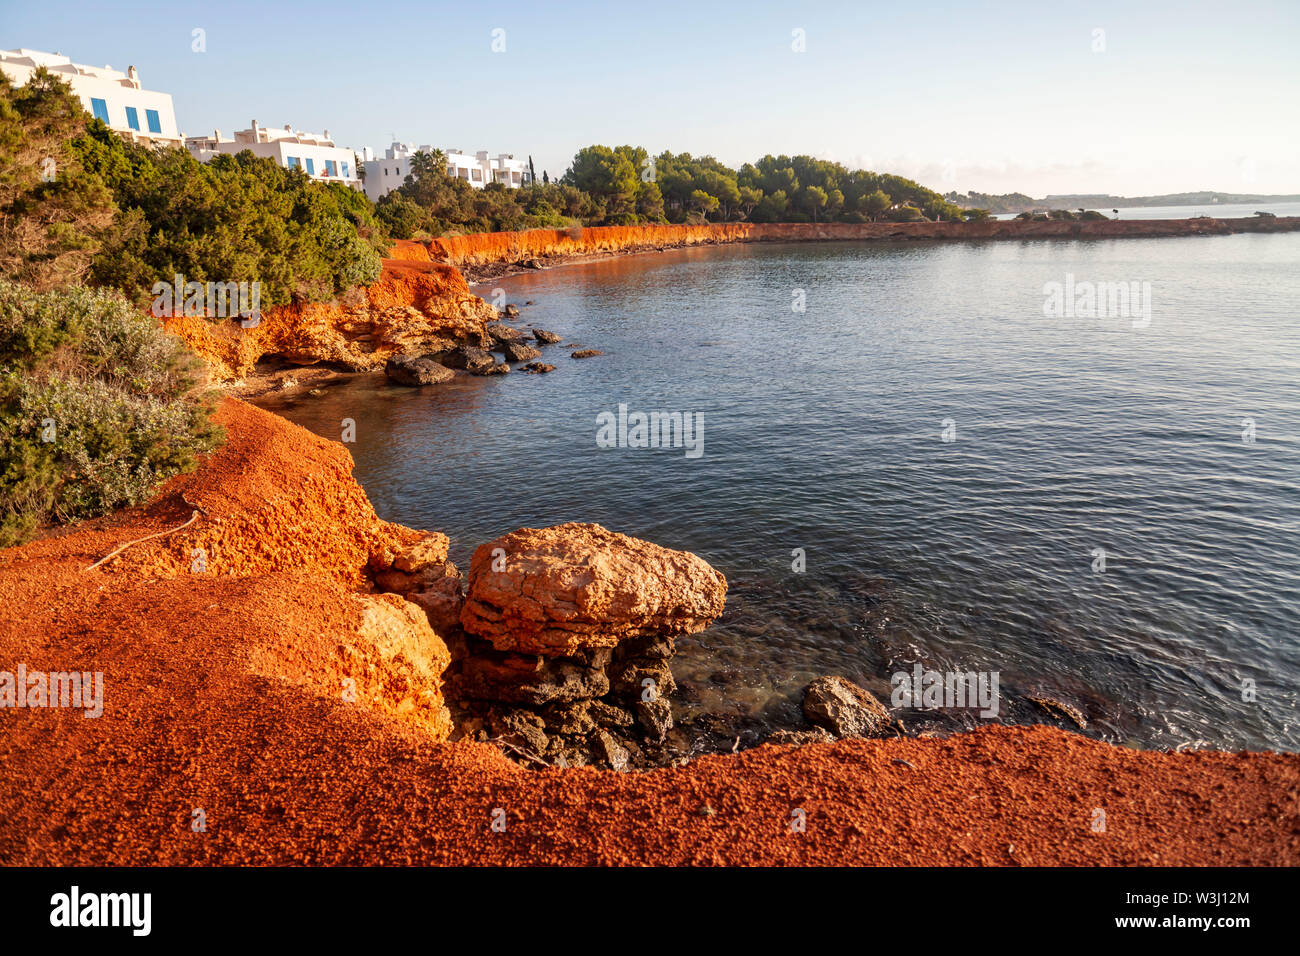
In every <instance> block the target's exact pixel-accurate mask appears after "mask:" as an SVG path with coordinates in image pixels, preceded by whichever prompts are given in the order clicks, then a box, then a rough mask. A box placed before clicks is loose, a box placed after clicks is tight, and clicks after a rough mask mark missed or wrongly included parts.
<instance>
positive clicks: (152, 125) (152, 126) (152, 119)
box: [144, 110, 162, 133]
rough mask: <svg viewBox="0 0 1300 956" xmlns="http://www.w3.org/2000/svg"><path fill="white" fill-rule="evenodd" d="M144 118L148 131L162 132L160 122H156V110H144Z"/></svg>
mask: <svg viewBox="0 0 1300 956" xmlns="http://www.w3.org/2000/svg"><path fill="white" fill-rule="evenodd" d="M144 118H145V122H147V123H148V124H149V132H151V133H161V132H162V123H160V122H158V111H157V110H145V111H144Z"/></svg>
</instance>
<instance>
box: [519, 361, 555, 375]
mask: <svg viewBox="0 0 1300 956" xmlns="http://www.w3.org/2000/svg"><path fill="white" fill-rule="evenodd" d="M524 371H525V372H527V373H528V374H529V375H545V374H546V373H547V372H554V371H555V366H554V365H547V364H546V363H545V362H529V363H528V364H527V365H525V366H524Z"/></svg>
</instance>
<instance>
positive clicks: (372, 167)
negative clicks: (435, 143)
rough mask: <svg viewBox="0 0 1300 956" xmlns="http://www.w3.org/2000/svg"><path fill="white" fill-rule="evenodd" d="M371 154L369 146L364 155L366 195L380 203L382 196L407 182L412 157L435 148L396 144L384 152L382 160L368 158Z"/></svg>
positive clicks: (372, 200)
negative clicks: (367, 154) (368, 154)
mask: <svg viewBox="0 0 1300 956" xmlns="http://www.w3.org/2000/svg"><path fill="white" fill-rule="evenodd" d="M369 152H370V147H368V146H367V147H366V149H365V152H364V153H362V156H363V157H364V158H365V160H366V162H365V167H366V195H367V196H369V197H370V201H371V202H378V201H379V198H380V197H381V196H385V195H387V194H388V193H391V192H392V191H393V190H394V189H396V188H397V187H398V186H400V185H402V183H404V182H406V177H407V176H408V175H410V172H411V157H412V156H414V155H415V154H416V153H420V152H423V153H431V152H433V147H432V146H418V147H417V146H415V145H414V144H413V143H396V142H395V143H393V145H392V146H390V147H388V149H386V150H384V155H383V157H382V158H380V159H372V158H370V157H369V156H366V153H369Z"/></svg>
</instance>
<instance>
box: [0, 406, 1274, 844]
mask: <svg viewBox="0 0 1300 956" xmlns="http://www.w3.org/2000/svg"><path fill="white" fill-rule="evenodd" d="M218 419H219V421H220V423H221V424H222V425H224V426H225V427H226V428H227V430H228V433H229V436H230V438H229V441H228V443H227V445H226V446H224V447H223V448H222V449H220V450H218V451H216V452H214V453H212V454H211V455H210V456H209V457H208V458H207V459H206V460H205V461H204V462H203V464H202V465H201V467H200V469H199V470H198V471H197V472H194V473H193V474H190V475H183V476H179V477H177V478H175V479H172V481H170V482H169V483H168V484H167V485H165V486H164V487H163V489H162V490H161V491H160V492H159V494H158V495H157V496H156V497H155V498H154V499H153V500H152V501H151V502H150V503H149V504H147V505H145V506H142V507H139V508H135V509H130V510H128V511H125V512H121V513H118V514H115V515H112V516H109V517H107V518H103V519H98V520H94V521H88V522H85V523H83V524H81V525H77V526H74V527H71V528H68V529H63V530H61V531H59V532H57V533H54V534H51V535H49V536H47V537H44V538H42V539H40V540H37V541H35V542H32V543H30V544H27V545H24V546H22V547H20V548H14V549H9V550H6V551H4V552H0V600H3V601H4V602H5V603H6V605H7V606H8V607H10V608H11V609H12V611H13V613H12V614H11V615H9V616H8V618H7V620H6V621H5V626H4V629H3V631H2V632H0V649H2V650H3V653H4V657H5V659H6V660H13V661H25V662H26V663H27V665H28V666H29V668H31V669H36V668H45V669H49V670H54V669H58V668H60V667H69V668H71V667H76V668H79V669H91V670H102V671H104V673H105V675H106V681H105V683H106V691H105V710H104V716H103V717H102V718H100V719H98V720H85V719H83V718H82V715H81V713H79V712H77V711H68V710H58V709H48V710H41V711H27V712H26V713H27V715H28V716H27V718H25V719H24V720H23V721H22V722H15V723H14V724H13V725H12V730H11V732H10V733H9V734H7V736H6V742H5V759H4V761H2V762H0V812H2V814H3V819H2V820H0V858H3V859H5V860H6V861H8V862H10V863H25V864H54V863H72V862H76V863H81V864H89V863H100V864H124V863H145V862H150V863H154V864H163V863H172V864H195V863H207V864H213V863H221V864H239V863H245V864H247V863H255V864H291V863H296V864H365V863H388V864H393V863H402V864H417V863H426V864H427V863H438V864H466V863H485V862H497V863H533V864H539V863H541V864H554V863H609V864H634V863H641V864H681V863H713V864H780V863H796V862H799V863H821V864H849V863H854V864H886V863H892V864H975V863H979V864H987V865H1051V864H1066V865H1120V864H1139V865H1142V864H1174V865H1177V864H1193V865H1210V864H1220V865H1225V864H1226V865H1247V864H1271V865H1278V864H1286V863H1292V864H1294V863H1297V862H1300V836H1297V833H1300V817H1298V816H1297V811H1296V810H1295V808H1294V807H1293V806H1290V805H1287V806H1285V807H1283V806H1280V805H1279V800H1280V795H1281V794H1286V793H1293V792H1295V790H1296V788H1297V786H1300V755H1296V754H1272V753H1237V754H1231V753H1220V752H1213V751H1188V752H1183V753H1169V752H1155V751H1137V750H1130V749H1127V748H1122V747H1116V746H1113V745H1110V744H1105V743H1101V742H1097V741H1093V740H1088V739H1086V738H1083V737H1081V736H1078V735H1075V734H1072V733H1068V732H1066V731H1063V730H1057V729H1053V728H1048V727H990V728H987V729H981V730H977V731H972V732H967V733H960V734H955V735H953V736H951V737H948V738H945V739H917V738H906V739H873V740H864V739H845V740H839V741H836V742H834V743H817V744H809V745H806V746H803V747H793V746H778V745H771V744H766V745H762V746H760V747H757V748H755V749H752V750H748V751H744V752H742V753H738V754H726V755H716V756H705V757H701V758H698V759H696V760H694V761H692V762H691V763H689V764H687V765H686V766H684V767H677V768H666V769H659V770H648V771H644V772H638V773H627V774H624V773H617V772H614V771H598V770H595V769H592V768H577V769H569V770H559V769H543V770H525V769H523V768H521V767H519V766H518V765H516V764H514V763H512V762H511V761H510V760H508V759H507V758H506V757H505V756H504V755H503V754H502V753H501V752H500V751H499V750H498V749H497V748H496V747H494V746H493V745H491V744H488V743H475V742H470V741H461V742H459V743H454V744H449V743H444V742H442V741H444V740H445V738H446V736H447V733H448V728H447V725H446V723H445V721H444V719H443V717H442V715H441V710H440V708H439V706H438V701H437V699H436V698H437V694H438V687H437V686H436V685H437V678H436V675H431V674H430V672H429V671H428V670H421V669H420V668H418V667H416V668H414V669H412V661H413V660H416V659H419V658H421V657H423V658H425V659H430V658H431V659H432V661H433V663H434V664H436V663H437V662H438V661H439V659H440V657H439V655H438V654H437V653H436V646H437V645H436V644H434V643H432V640H434V639H432V638H431V635H432V632H431V631H429V630H428V628H427V626H424V627H423V629H422V627H421V625H420V624H419V622H418V621H417V620H416V619H414V618H412V617H410V616H408V615H406V614H405V613H403V611H402V607H401V605H402V603H403V602H401V601H400V599H397V598H396V597H395V596H394V595H384V594H380V593H377V592H375V591H373V590H371V586H370V585H368V584H367V583H366V578H367V571H366V568H367V566H368V564H369V562H370V556H372V555H373V554H374V553H375V552H376V551H377V550H383V549H384V548H389V547H393V546H394V545H395V543H401V542H404V541H405V542H410V541H411V540H413V539H415V538H417V537H418V536H419V534H420V533H419V532H414V531H411V530H410V529H406V528H402V527H401V526H398V525H393V524H390V523H388V522H383V521H381V520H379V519H378V518H377V517H376V516H375V514H374V512H373V509H372V508H371V507H370V505H369V502H368V500H367V499H366V497H365V493H364V491H362V489H361V488H360V486H359V485H357V483H356V481H355V480H354V479H353V478H352V476H351V460H350V456H349V455H348V454H347V451H346V449H345V448H344V447H343V446H341V445H339V444H337V443H334V442H328V441H326V440H324V439H321V438H318V437H316V436H314V435H311V434H310V433H309V432H306V431H305V430H303V429H301V428H299V427H298V426H295V425H292V424H290V423H289V422H287V421H285V420H284V419H282V418H279V417H278V416H275V415H272V414H270V413H268V412H263V411H260V410H258V409H256V408H254V407H252V406H250V405H247V404H245V403H242V402H238V401H234V400H230V399H227V400H225V401H223V402H222V404H221V406H220V410H219V412H218ZM191 508H196V509H199V510H200V511H201V520H200V521H199V522H198V523H197V524H196V525H194V526H192V527H189V528H185V529H183V530H180V531H176V532H174V533H172V534H170V535H168V536H165V537H160V538H155V539H152V540H150V541H147V542H142V543H140V544H138V545H135V546H133V547H131V548H130V549H128V550H127V551H125V552H124V553H123V554H122V555H121V557H119V558H118V559H115V560H114V561H112V562H109V563H108V564H106V565H104V566H103V567H101V568H97V569H95V570H93V571H87V570H85V569H86V568H87V566H88V565H89V564H91V563H92V562H93V561H95V560H97V559H98V558H100V557H102V556H103V555H104V554H106V553H108V552H109V551H110V550H111V549H112V548H114V547H116V546H118V545H120V544H122V543H123V542H124V541H127V540H131V539H134V538H138V537H140V536H141V535H143V534H147V533H153V532H156V531H161V530H167V529H171V528H175V527H176V526H177V525H179V524H180V523H181V521H183V520H184V517H185V516H186V515H188V514H189V513H190V509H191ZM195 547H203V548H205V549H206V550H207V551H208V553H209V554H211V555H212V563H211V565H210V567H209V568H208V571H207V572H206V573H204V574H198V575H196V574H193V573H190V572H189V570H188V568H189V565H188V562H189V555H190V554H191V553H192V550H193V549H194V548H195ZM376 615H378V616H379V617H378V623H379V626H377V627H376V626H372V624H368V623H367V621H371V622H372V623H373V622H374V620H375V617H376ZM347 676H351V677H352V678H353V679H355V680H356V682H357V686H358V690H359V694H358V696H357V699H356V700H355V701H347V700H344V699H341V698H340V695H339V693H338V691H337V687H338V682H339V679H340V677H347ZM4 716H5V717H6V718H9V719H12V717H13V716H14V715H12V714H5V715H4ZM303 741H311V742H312V743H311V745H310V746H304V745H303ZM178 748H181V749H183V750H184V752H185V753H186V754H187V755H188V756H187V757H186V760H187V765H186V772H185V773H183V774H178V773H176V768H175V760H176V754H177V752H178ZM1066 781H1068V783H1065V782H1066ZM974 794H981V795H982V798H981V799H980V800H977V801H973V800H972V799H971V798H972V795H974ZM922 796H923V799H918V797H922ZM87 799H89V802H86V801H87ZM1210 802H1213V804H1214V805H1215V807H1216V811H1217V812H1216V813H1214V814H1206V813H1204V812H1202V810H1201V808H1202V807H1204V806H1205V805H1208V804H1209V803H1210ZM191 807H202V808H204V809H205V812H206V813H207V814H208V819H209V821H210V822H211V823H210V828H209V830H208V832H207V833H206V834H205V835H203V836H202V837H196V836H195V834H193V833H191V831H190V829H189V812H190V808H191ZM494 807H505V808H507V814H508V815H509V820H510V830H509V831H508V832H509V833H511V834H513V835H511V836H505V837H502V836H500V835H498V834H495V833H493V832H491V831H490V829H489V827H488V825H487V824H488V822H489V814H490V812H491V810H492V808H494ZM1096 807H1103V808H1105V810H1106V813H1107V816H1108V819H1109V821H1110V823H1109V826H1108V829H1107V831H1106V832H1105V833H1104V834H1102V833H1098V832H1096V831H1095V830H1093V829H1092V828H1091V826H1090V824H1091V822H1092V820H1093V811H1094V808H1096ZM793 808H799V809H803V810H804V811H805V812H806V814H807V818H808V831H809V833H808V835H809V836H810V837H812V836H813V835H814V834H816V837H815V839H808V840H792V839H790V836H789V834H788V833H787V830H788V826H789V820H790V816H791V812H792V809H793ZM124 811H125V812H124ZM710 811H711V812H710ZM412 814H414V817H413V816H412ZM412 819H418V820H420V821H427V822H426V823H423V824H421V825H419V826H412V825H410V820H412ZM359 828H360V829H364V831H365V838H364V839H356V838H354V836H355V834H357V833H358V832H359ZM647 832H654V833H658V834H660V838H658V839H652V840H646V839H644V837H645V834H646V833H647Z"/></svg>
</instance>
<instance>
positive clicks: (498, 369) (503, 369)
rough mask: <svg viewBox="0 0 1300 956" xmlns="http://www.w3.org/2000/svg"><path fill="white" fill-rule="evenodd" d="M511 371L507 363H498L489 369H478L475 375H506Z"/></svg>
mask: <svg viewBox="0 0 1300 956" xmlns="http://www.w3.org/2000/svg"><path fill="white" fill-rule="evenodd" d="M509 371H510V366H509V365H507V364H506V363H505V362H497V364H496V365H490V366H488V367H487V368H476V369H474V372H473V374H475V375H505V374H507V373H508V372H509Z"/></svg>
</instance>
